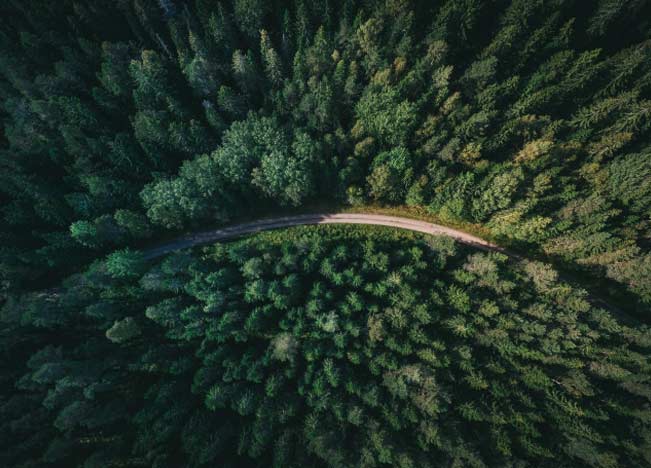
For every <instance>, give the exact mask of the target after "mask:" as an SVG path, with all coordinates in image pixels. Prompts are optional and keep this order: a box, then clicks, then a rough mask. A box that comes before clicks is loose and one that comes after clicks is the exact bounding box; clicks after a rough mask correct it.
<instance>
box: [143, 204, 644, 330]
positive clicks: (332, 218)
mask: <svg viewBox="0 0 651 468" xmlns="http://www.w3.org/2000/svg"><path fill="white" fill-rule="evenodd" d="M370 211H378V212H379V213H382V212H384V213H386V212H387V211H386V210H383V209H378V210H370ZM379 213H373V212H371V213H368V212H367V213H359V212H356V210H355V209H352V210H351V211H350V212H339V213H310V214H298V215H292V216H275V217H270V218H264V219H259V220H255V221H249V222H242V223H236V224H233V225H230V226H227V227H221V228H216V229H211V230H206V231H201V232H192V233H186V234H182V235H180V236H179V237H176V238H175V239H173V240H170V241H167V242H164V243H162V244H159V245H157V246H155V247H151V248H145V249H143V253H144V255H145V258H147V259H154V258H157V257H160V256H163V255H165V254H168V253H170V252H173V251H176V250H180V249H185V248H190V247H196V246H200V245H206V244H209V243H212V242H216V241H222V240H230V239H234V238H237V237H241V236H243V235H246V234H252V233H256V232H261V231H268V230H272V229H281V228H288V227H292V226H302V225H312V224H362V225H375V226H388V227H393V228H398V229H406V230H409V231H415V232H420V233H424V234H429V235H435V236H447V237H451V238H453V239H454V240H456V241H457V242H460V243H462V244H466V245H469V246H471V247H474V248H478V249H481V250H484V251H493V252H500V253H503V254H505V255H507V256H508V257H510V258H511V259H513V260H518V261H522V260H525V259H526V258H525V257H523V256H522V255H520V254H517V253H515V252H514V251H512V250H510V249H508V248H505V247H502V246H499V245H497V244H496V243H493V242H492V241H489V240H486V239H484V238H482V237H479V236H477V235H474V234H470V233H468V232H465V231H464V230H460V229H456V228H454V227H449V226H444V225H441V224H436V223H432V222H428V221H423V220H422V218H425V216H419V214H418V213H408V214H407V216H405V214H406V213H405V212H404V210H401V211H398V212H397V213H398V214H400V216H394V215H388V214H379ZM419 218H420V219H419ZM464 227H465V226H464ZM471 230H472V231H474V232H478V231H481V229H480V228H477V227H476V226H475V229H472V226H471ZM486 237H489V238H490V235H488V236H486ZM560 278H561V279H562V280H564V281H568V282H572V283H574V284H576V283H577V282H579V283H582V282H581V281H578V280H577V278H576V275H574V274H571V273H566V272H562V273H561V275H560ZM584 289H586V288H584ZM587 298H588V300H589V301H590V302H591V303H592V304H593V305H594V306H597V307H601V308H603V309H606V310H608V311H610V312H611V313H613V314H614V315H616V316H617V317H618V318H620V319H621V320H623V321H625V322H628V323H631V322H638V320H637V319H635V318H634V317H633V316H632V315H631V314H629V313H627V312H624V311H623V310H621V309H620V308H618V307H616V306H614V305H613V304H612V303H611V302H610V301H607V300H605V299H603V298H602V297H600V296H599V295H597V294H596V293H595V292H594V291H589V294H588V296H587Z"/></svg>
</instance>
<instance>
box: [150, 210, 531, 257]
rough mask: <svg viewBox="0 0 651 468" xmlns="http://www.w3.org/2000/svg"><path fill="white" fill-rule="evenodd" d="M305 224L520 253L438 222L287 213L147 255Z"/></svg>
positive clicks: (184, 238) (190, 238)
mask: <svg viewBox="0 0 651 468" xmlns="http://www.w3.org/2000/svg"><path fill="white" fill-rule="evenodd" d="M305 224H372V225H376V226H389V227H394V228H399V229H406V230H408V231H416V232H422V233H425V234H432V235H436V236H447V237H452V238H453V239H455V240H457V241H458V242H461V243H463V244H468V245H471V246H473V247H477V248H479V249H482V250H491V251H499V252H503V253H506V254H508V255H509V256H511V257H515V258H520V257H519V256H518V255H516V254H514V253H512V252H507V251H506V249H504V248H502V247H500V246H498V245H495V244H492V243H490V242H488V241H486V240H484V239H481V238H479V237H476V236H473V235H471V234H468V233H466V232H463V231H458V230H456V229H452V228H449V227H445V226H441V225H439V224H433V223H428V222H425V221H418V220H415V219H410V218H402V217H398V216H385V215H376V214H359V213H337V214H307V215H298V216H286V217H282V218H269V219H263V220H260V221H253V222H250V223H243V224H236V225H234V226H229V227H225V228H220V229H214V230H212V231H204V232H198V233H193V234H187V235H183V236H181V237H179V238H177V239H175V240H173V241H171V242H169V243H166V244H162V245H159V246H157V247H153V248H151V249H147V250H145V251H144V253H145V258H147V259H152V258H156V257H160V256H161V255H165V254H167V253H169V252H172V251H174V250H179V249H185V248H188V247H194V246H197V245H203V244H209V243H211V242H215V241H219V240H227V239H233V238H236V237H240V236H242V235H244V234H251V233H254V232H259V231H268V230H270V229H280V228H286V227H291V226H300V225H305Z"/></svg>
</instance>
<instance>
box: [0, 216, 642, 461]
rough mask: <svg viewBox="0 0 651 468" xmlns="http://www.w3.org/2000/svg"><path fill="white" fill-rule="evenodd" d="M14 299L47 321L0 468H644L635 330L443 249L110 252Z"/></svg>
mask: <svg viewBox="0 0 651 468" xmlns="http://www.w3.org/2000/svg"><path fill="white" fill-rule="evenodd" d="M25 301H26V302H25V303H23V304H21V305H20V307H18V305H16V308H17V309H20V310H31V311H35V313H36V314H37V315H38V316H39V317H40V318H41V320H46V321H48V323H47V327H44V326H43V325H44V324H41V327H40V328H39V330H33V331H32V333H29V334H24V335H23V336H22V338H21V341H18V342H16V343H14V345H13V349H10V350H9V351H10V352H11V353H12V355H13V356H20V355H21V353H23V354H24V353H25V341H29V340H44V339H47V341H48V342H50V343H51V344H50V345H48V346H45V347H44V348H42V349H40V350H39V351H38V352H36V353H35V354H33V355H31V356H26V357H28V359H27V366H26V368H25V369H24V370H23V371H22V372H21V374H20V375H16V376H15V378H16V382H17V385H18V388H19V389H20V393H19V395H17V396H14V397H12V398H11V399H9V402H10V404H5V405H4V406H3V426H2V427H3V428H4V429H5V430H6V429H10V431H9V432H8V433H9V434H11V435H10V436H9V437H10V438H9V439H5V443H9V444H10V445H11V451H10V454H9V455H6V457H8V458H5V459H4V461H5V463H6V464H7V466H17V465H18V461H19V460H20V461H22V462H23V463H27V464H26V465H25V466H31V465H30V462H27V461H26V460H30V461H31V463H36V464H38V463H40V462H44V463H47V462H49V463H52V464H56V465H57V466H71V465H74V464H75V463H85V464H84V466H116V465H128V466H131V465H133V466H137V465H144V466H215V465H216V464H217V465H220V466H233V467H240V466H277V467H288V466H297V467H298V466H383V465H386V466H400V467H417V466H418V467H421V466H422V467H426V466H432V467H439V466H473V467H484V466H550V467H551V466H559V465H560V466H604V467H607V466H609V467H620V466H631V467H633V466H642V465H645V464H648V463H649V462H651V458H650V457H651V423H650V421H651V408H650V405H649V399H650V398H651V390H650V387H649V381H650V379H651V364H650V363H649V360H648V356H649V351H650V349H651V333H650V332H649V331H648V330H647V329H640V328H629V327H626V326H624V325H621V324H618V323H617V322H616V321H615V320H614V319H612V318H611V317H609V316H608V314H607V313H606V312H605V311H603V310H599V309H595V308H593V307H591V306H590V305H589V304H588V303H587V302H586V300H585V293H584V292H582V291H580V290H577V289H575V288H573V287H571V286H569V285H567V284H565V283H562V282H560V281H559V280H558V278H557V275H556V273H555V272H554V271H553V270H552V269H551V268H549V267H548V266H545V265H543V264H540V263H535V262H526V263H518V264H514V265H513V264H509V262H508V261H507V259H506V258H505V257H504V256H503V255H501V254H487V253H477V252H473V251H472V250H466V249H460V248H458V247H456V246H455V245H454V243H453V242H452V241H451V240H450V239H447V238H436V237H427V236H425V237H424V236H421V235H416V234H410V233H399V232H396V231H395V230H392V229H389V228H370V229H360V228H354V227H342V226H327V227H325V226H322V227H304V228H293V229H290V230H288V231H286V232H270V233H264V234H259V235H256V236H254V237H252V238H249V239H245V240H242V241H238V242H234V243H230V244H224V245H219V244H218V245H214V246H212V247H206V248H203V249H202V250H201V251H195V252H187V251H186V252H178V253H175V254H172V255H170V256H168V257H167V258H165V259H163V260H162V261H160V262H159V263H157V264H154V265H151V264H146V263H144V262H143V261H142V259H141V258H139V256H138V255H137V254H136V253H129V252H123V253H121V254H115V255H112V256H111V257H109V258H108V259H107V260H106V261H105V262H98V263H96V264H95V265H93V266H92V267H91V268H90V269H89V270H88V271H87V272H85V273H83V274H81V275H78V276H77V277H75V278H71V279H70V280H69V281H68V284H67V285H66V287H65V288H64V289H62V290H60V291H57V292H52V293H51V294H50V295H48V296H44V295H42V294H40V295H34V296H32V297H30V298H29V299H28V300H27V299H25ZM45 308H47V309H48V313H47V314H44V313H43V310H44V309H45ZM71 327H73V328H74V329H75V330H77V332H78V334H77V335H76V336H70V337H63V336H61V334H62V331H64V330H67V329H70V328H71ZM34 404H38V405H39V406H40V407H41V409H40V410H39V411H38V412H25V408H30V407H31V406H32V405H34ZM36 424H38V427H39V428H40V429H39V430H38V431H34V430H33V427H35V425H36ZM41 457H42V458H41ZM39 460H40V461H39Z"/></svg>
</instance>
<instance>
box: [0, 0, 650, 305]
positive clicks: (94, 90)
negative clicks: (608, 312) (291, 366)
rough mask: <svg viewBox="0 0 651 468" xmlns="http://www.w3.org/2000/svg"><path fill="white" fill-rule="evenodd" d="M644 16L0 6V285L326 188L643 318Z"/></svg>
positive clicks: (461, 4) (304, 0)
mask: <svg viewBox="0 0 651 468" xmlns="http://www.w3.org/2000/svg"><path fill="white" fill-rule="evenodd" d="M649 18H651V6H650V5H649V4H648V2H645V1H644V0H630V1H619V0H599V1H592V2H585V1H578V0H553V1H544V2H543V1H537V0H534V1H531V0H512V1H509V0H493V1H489V0H464V1H458V0H448V1H435V2H429V1H419V0H412V1H409V0H381V1H380V0H378V1H373V0H365V1H364V0H359V1H355V0H322V1H314V2H312V1H308V0H294V1H289V2H286V1H282V2H281V1H271V0H233V1H219V2H218V1H214V2H212V1H207V0H196V1H191V0H187V1H182V0H165V1H163V0H160V1H159V2H154V1H148V0H121V1H107V0H97V1H93V2H85V1H82V0H61V1H57V2H50V1H47V0H29V1H23V0H7V1H5V2H2V5H1V6H0V97H1V100H2V106H0V116H1V117H2V120H3V127H4V138H3V139H2V141H0V167H1V168H2V170H1V171H0V174H1V175H0V180H1V183H0V196H1V197H2V199H1V203H2V231H1V232H2V247H1V248H0V274H2V277H3V279H4V282H3V285H4V288H10V289H13V288H25V287H30V286H29V285H30V284H35V283H34V280H36V279H45V278H51V277H52V275H60V273H61V272H62V271H72V270H74V268H76V267H77V266H78V265H80V264H83V263H84V262H88V261H89V260H90V259H92V258H93V256H95V255H96V253H97V249H100V251H107V250H110V249H112V248H115V247H117V246H124V245H125V244H126V243H133V242H137V241H138V240H139V239H144V238H147V237H149V236H151V235H152V233H153V232H155V230H161V229H165V228H173V229H175V228H180V227H187V226H192V225H196V224H199V223H206V222H211V223H219V222H224V221H227V220H229V219H232V217H233V216H235V215H241V214H242V213H247V212H249V213H259V212H261V211H264V210H269V209H274V207H276V208H277V207H283V206H287V207H292V206H298V205H304V204H306V203H309V202H310V201H313V200H319V201H324V200H330V201H331V202H332V203H337V204H339V203H352V204H363V203H366V202H377V203H384V204H402V203H407V204H412V205H418V206H423V207H427V208H428V209H429V210H431V211H432V212H433V213H436V214H437V215H439V216H440V217H442V218H443V219H446V218H447V219H464V220H469V221H473V222H479V223H483V224H485V225H486V226H488V227H489V228H490V229H492V230H493V232H494V233H495V234H496V235H497V236H500V237H502V238H503V239H505V240H510V241H512V242H515V243H522V244H524V247H526V248H528V249H536V250H538V251H539V252H541V253H545V254H547V255H549V256H551V257H554V258H556V259H558V260H561V261H564V262H566V263H567V264H571V265H573V266H578V267H580V268H584V269H586V270H590V271H592V272H594V273H596V274H598V275H599V276H601V277H607V278H610V279H611V280H613V281H615V282H616V283H618V284H621V285H622V286H623V287H626V288H628V289H629V290H630V291H632V292H633V293H634V294H635V295H637V297H638V298H639V299H640V300H641V301H643V302H642V303H641V304H640V306H639V307H641V309H648V303H649V302H650V301H651V254H650V253H649V239H650V236H651V230H650V222H651V221H650V216H649V206H650V205H651V150H650V148H651V147H650V146H649V145H650V143H651V140H650V139H649V132H650V129H651V100H650V98H651V71H649V68H648V66H646V65H647V64H648V63H649V60H650V59H651V42H649V40H650V39H651V37H650V36H651V33H650V27H651V23H650V21H649ZM644 303H646V305H644Z"/></svg>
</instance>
